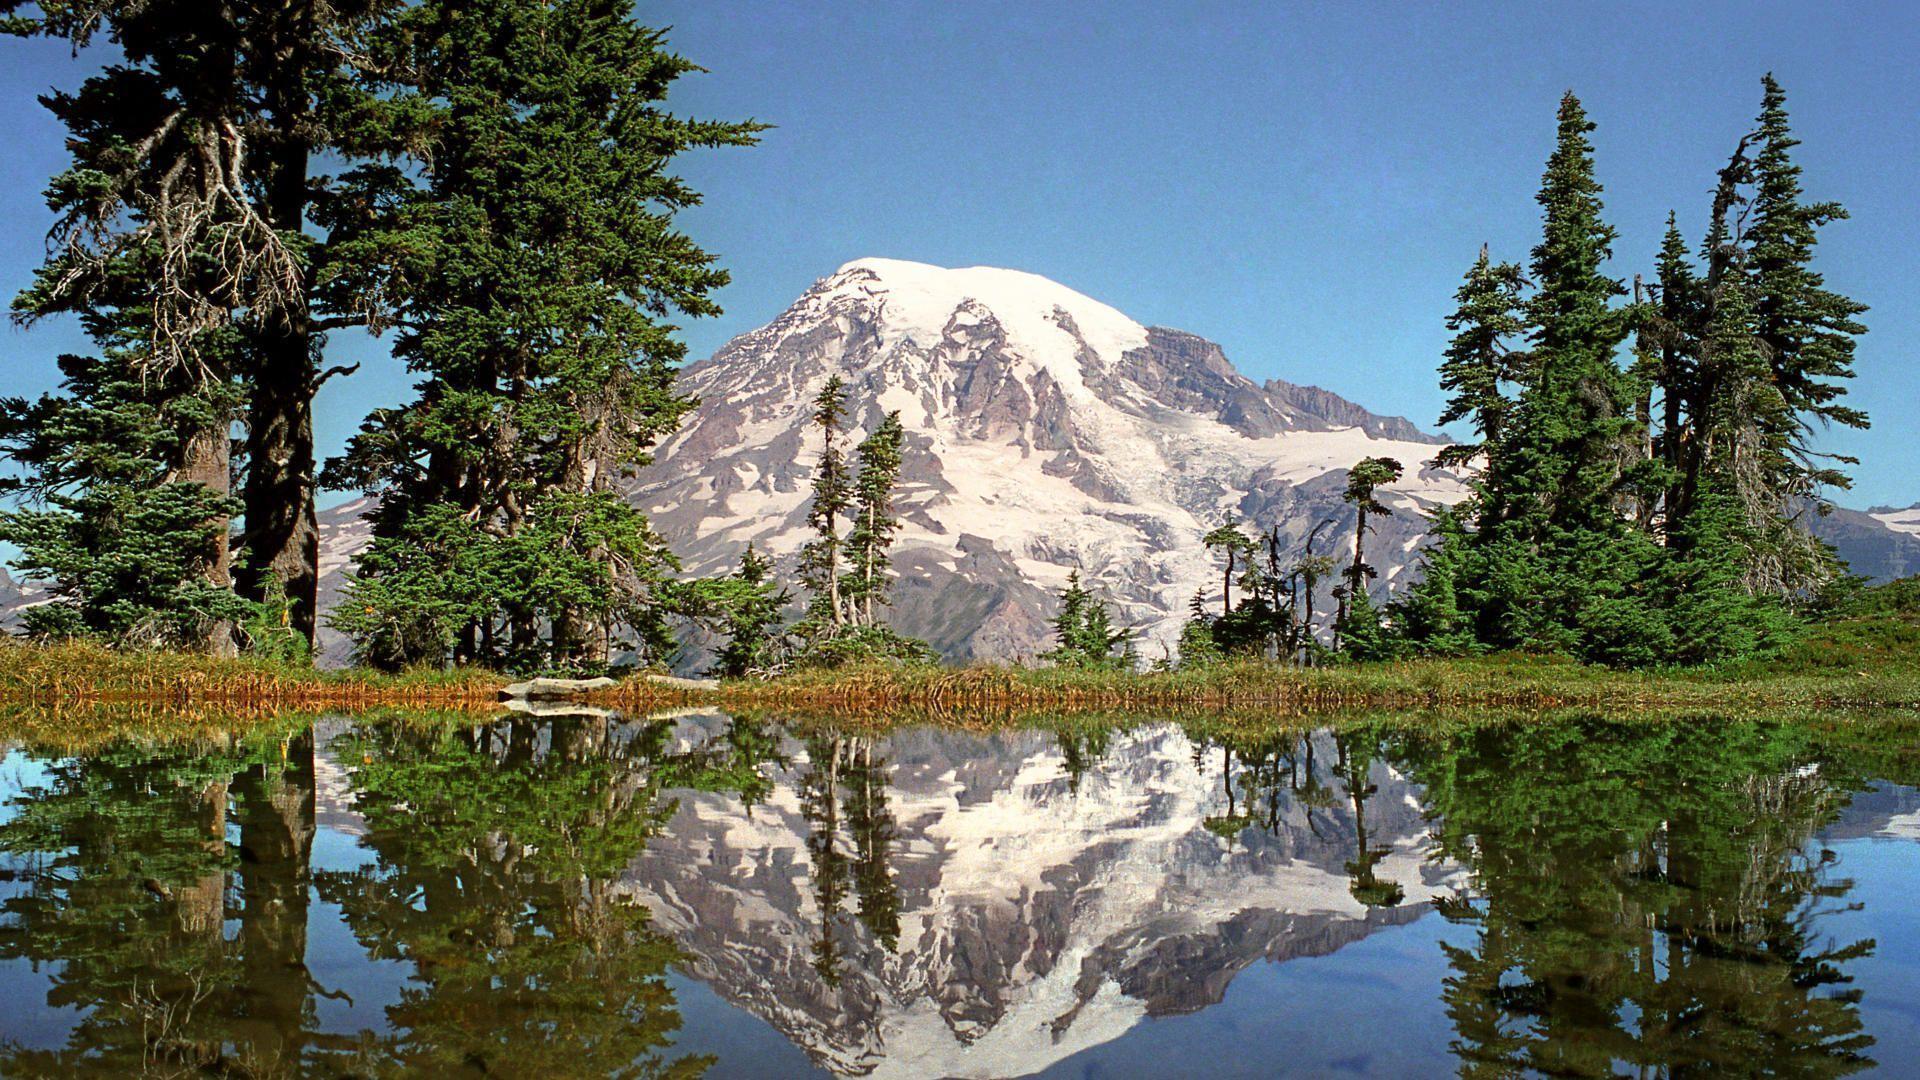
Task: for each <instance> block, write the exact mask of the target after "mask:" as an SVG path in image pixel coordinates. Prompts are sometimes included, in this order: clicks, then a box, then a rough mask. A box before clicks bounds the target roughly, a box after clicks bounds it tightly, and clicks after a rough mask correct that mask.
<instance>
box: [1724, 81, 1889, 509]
mask: <svg viewBox="0 0 1920 1080" xmlns="http://www.w3.org/2000/svg"><path fill="white" fill-rule="evenodd" d="M1761 83H1762V87H1763V90H1764V93H1763V96H1762V100H1761V107H1760V117H1759V125H1758V137H1759V141H1760V149H1759V152H1758V154H1757V155H1756V156H1755V158H1754V167H1753V171H1754V186H1755V191H1754V196H1753V226H1752V228H1751V230H1750V232H1749V233H1748V236H1747V245H1748V247H1749V249H1750V251H1751V255H1750V257H1749V266H1748V272H1749V273H1750V274H1751V276H1752V279H1753V290H1754V318H1755V322H1756V330H1757V333H1758V335H1759V337H1760V340H1761V342H1762V343H1764V345H1765V346H1766V352H1767V355H1768V357H1769V359H1770V360H1771V363H1772V367H1773V374H1774V382H1775V383H1776V384H1777V385H1778V386H1779V388H1780V393H1781V395H1782V396H1783V398H1784V399H1785V405H1786V409H1787V411H1788V416H1787V417H1785V418H1783V420H1782V421H1781V423H1782V427H1781V428H1780V429H1779V431H1778V434H1779V435H1780V437H1782V438H1784V439H1787V440H1788V441H1789V442H1790V443H1791V445H1792V448H1793V451H1794V453H1795V455H1796V459H1797V460H1796V463H1795V466H1794V468H1793V476H1794V477H1795V479H1797V480H1804V481H1810V482H1812V483H1816V484H1828V485H1833V486H1836V487H1845V486H1846V485H1847V479H1846V476H1845V475H1844V474H1843V473H1840V472H1838V471H1837V470H1834V469H1831V468H1823V467H1819V466H1815V465H1813V464H1812V459H1813V458H1814V456H1815V455H1813V454H1812V452H1811V451H1810V450H1809V449H1808V447H1807V446H1806V444H1805V442H1804V436H1805V434H1806V432H1807V431H1808V430H1809V429H1810V428H1811V426H1812V425H1813V424H1815V423H1835V424H1841V425H1844V426H1847V427H1856V428H1864V427H1866V426H1867V417H1866V415H1865V414H1864V413H1862V412H1860V411H1859V410H1858V409H1854V408H1851V407H1849V406H1846V405H1844V404H1841V403H1840V398H1841V397H1842V396H1843V395H1844V394H1845V392H1846V390H1845V386H1844V384H1843V383H1842V382H1841V380H1845V379H1851V378H1852V377H1853V352H1854V338H1855V337H1856V336H1857V335H1859V334H1863V333H1865V332H1866V329H1867V328H1866V326H1864V325H1863V324H1862V323H1861V322H1860V321H1859V319H1858V316H1859V315H1861V314H1863V313H1864V312H1865V311H1866V310H1867V308H1866V305H1865V304H1861V303H1859V302H1858V301H1855V300H1851V299H1848V298H1847V297H1845V296H1842V295H1840V294H1839V293H1836V292H1833V291H1832V290H1830V289H1828V288H1827V287H1826V282H1825V279H1824V277H1823V275H1821V274H1820V272H1819V271H1817V270H1814V269H1813V267H1812V265H1811V264H1812V262H1813V254H1814V245H1815V244H1816V243H1817V242H1818V239H1819V236H1818V233H1819V230H1820V229H1821V228H1822V227H1824V226H1826V225H1828V224H1830V223H1832V222H1835V221H1843V220H1845V219H1846V217H1847V211H1846V208H1845V207H1842V206H1841V205H1840V204H1839V203H1835V202H1813V203H1809V202H1806V201H1804V199H1803V196H1802V192H1801V190H1800V166H1798V165H1797V164H1795V163H1794V161H1793V156H1792V151H1793V148H1794V147H1796V146H1798V145H1800V140H1799V139H1796V138H1794V136H1793V132H1792V129H1791V127H1790V126H1789V123H1788V118H1787V110H1786V93H1785V91H1783V90H1782V89H1781V88H1780V83H1779V82H1778V81H1777V80H1775V79H1774V77H1773V76H1772V75H1771V74H1769V75H1767V76H1766V77H1765V78H1763V79H1762V80H1761Z"/></svg>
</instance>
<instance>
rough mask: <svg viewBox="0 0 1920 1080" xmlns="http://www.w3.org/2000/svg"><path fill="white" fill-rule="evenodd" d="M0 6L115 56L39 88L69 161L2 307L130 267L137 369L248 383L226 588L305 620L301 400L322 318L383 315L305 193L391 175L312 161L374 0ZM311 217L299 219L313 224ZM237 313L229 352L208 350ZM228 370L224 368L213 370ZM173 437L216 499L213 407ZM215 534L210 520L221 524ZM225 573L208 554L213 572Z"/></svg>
mask: <svg viewBox="0 0 1920 1080" xmlns="http://www.w3.org/2000/svg"><path fill="white" fill-rule="evenodd" d="M21 6H22V5H20V4H19V3H17V2H8V3H5V4H4V10H5V12H6V13H8V17H7V18H6V19H5V21H4V25H3V26H0V28H3V29H5V30H6V31H8V32H11V33H15V34H21V35H39V36H46V37H54V38H61V39H65V40H67V41H68V42H70V43H71V44H72V45H73V47H74V48H75V49H76V50H79V49H82V48H86V47H87V46H89V45H90V44H92V43H93V42H94V40H95V38H96V36H97V35H105V36H106V37H108V38H109V39H110V40H111V41H112V43H113V46H114V54H115V56H116V59H115V61H114V62H113V63H111V64H110V65H109V66H107V67H105V68H104V69H103V70H102V71H100V72H99V73H98V74H95V75H93V76H91V77H90V78H88V79H87V80H86V81H85V82H84V83H83V84H82V86H81V87H80V89H79V90H78V91H77V92H74V93H71V94H68V93H56V94H52V95H49V96H48V97H47V98H46V99H45V101H46V104H47V105H48V107H49V108H50V109H51V110H52V111H53V112H54V114H55V116H56V117H57V118H58V119H59V120H60V121H61V122H62V123H63V124H64V125H65V126H66V127H67V129H68V131H69V133H70V138H69V140H68V147H69V150H70V152H71V153H72V155H73V162H72V165H71V166H70V167H69V168H68V169H66V170H64V171H63V172H62V173H61V174H59V175H58V176H56V177H55V178H54V179H53V182H52V184H51V186H50V187H49V189H48V202H49V204H50V205H51V207H52V208H53V210H54V212H55V214H56V221H55V225H54V229H53V234H52V237H53V241H54V242H53V244H52V245H51V248H50V251H51V254H50V256H49V259H48V261H47V263H46V265H45V266H44V267H42V270H41V272H40V274H39V276H38V279H37V282H36V285H35V286H34V288H33V289H31V290H29V292H28V293H27V294H26V295H25V296H23V297H22V300H21V302H20V303H19V304H18V305H17V309H18V310H19V311H20V312H21V313H22V314H23V315H24V316H27V317H29V318H38V317H41V316H44V315H47V314H53V313H57V312H63V311H66V312H77V313H80V314H82V315H83V316H85V315H86V314H88V313H89V312H93V311H96V310H98V309H99V308H100V307H101V306H102V305H106V306H115V305H120V306H122V308H123V310H125V311H132V310H133V309H132V308H131V307H126V306H125V305H124V302H123V299H122V295H121V294H123V293H124V290H125V282H126V279H127V277H128V274H129V272H130V270H134V269H137V270H138V272H139V274H140V275H142V280H143V281H144V282H146V283H147V286H148V288H147V289H146V292H147V294H148V299H149V302H148V303H147V304H146V305H145V306H144V308H142V309H141V310H142V316H143V322H144V326H143V330H144V335H143V336H144V338H145V340H146V342H147V346H148V347H147V348H146V349H145V350H143V353H142V355H141V356H140V357H139V358H138V363H139V365H140V367H141V369H142V374H145V375H153V376H159V377H161V379H162V382H163V384H164V385H168V386H170V387H172V388H173V389H174V390H175V391H176V392H179V393H183V394H187V395H203V396H204V395H213V396H216V397H217V396H221V395H223V394H224V393H225V390H226V387H227V386H228V385H229V381H230V380H233V379H238V380H239V384H240V385H241V386H242V387H243V388H244V395H245V401H244V409H243V415H244V420H245V430H246V454H245V457H244V473H243V475H244V481H245V482H244V484H243V488H242V498H243V502H244V506H245V513H246V529H245V531H244V534H243V535H244V546H243V549H242V553H243V556H244V557H243V558H242V560H241V562H240V566H239V567H238V575H237V576H238V579H239V580H238V583H239V586H240V588H241V591H242V592H243V593H245V594H247V595H248V596H250V597H252V598H254V599H256V600H259V599H262V598H264V597H265V596H266V594H267V593H268V592H269V591H275V590H278V591H280V592H283V593H284V594H285V596H286V598H287V600H288V603H289V612H288V614H289V617H290V620H291V623H292V628H293V629H294V630H295V631H296V632H297V633H299V634H300V635H302V636H305V637H309V638H310V637H311V636H312V633H313V628H314V608H315V589H316V587H317V584H316V583H317V580H318V558H319V550H318V543H317V534H316V527H315V523H314V515H313V495H314V458H313V421H312V401H313V396H314V393H315V392H316V391H317V389H318V388H319V386H320V384H321V383H323V382H325V381H326V379H327V378H328V377H330V376H331V375H332V374H333V373H335V372H337V371H338V370H340V369H337V368H335V369H328V370H327V371H325V372H323V371H322V370H321V367H320V361H321V357H322V355H323V352H324V349H323V346H324V343H325V331H327V330H329V329H333V328H337V327H342V326H349V325H366V324H368V323H370V322H377V321H378V317H379V312H380V300H381V296H380V294H379V293H378V292H377V291H372V290H354V291H342V290H339V289H337V288H330V287H329V285H328V282H329V279H330V278H331V276H332V274H333V270H332V261H333V248H332V246H331V243H330V237H329V236H328V233H327V231H326V229H325V227H324V226H325V225H326V224H327V223H326V222H325V221H324V220H322V219H323V215H321V214H319V213H318V212H317V208H318V207H319V206H320V205H321V204H323V203H325V202H327V201H329V200H331V201H335V202H344V203H350V204H357V205H365V204H371V203H378V202H379V201H380V199H381V198H382V193H383V192H384V191H385V190H386V189H387V188H388V187H389V186H390V184H391V183H392V181H393V180H394V179H395V178H397V176H398V175H399V174H398V172H397V171H396V170H372V171H351V172H349V173H348V174H346V175H344V176H342V177H340V178H337V179H335V178H329V177H325V176H316V175H314V173H313V171H312V169H311V167H310V166H311V163H312V162H313V161H314V160H315V159H316V157H317V156H319V155H322V154H334V153H347V154H351V153H353V152H354V148H353V147H352V146H351V145H349V143H350V142H351V138H350V133H351V132H353V131H355V130H357V129H358V128H359V127H360V123H359V117H360V116H362V115H363V114H365V113H367V112H370V111H377V110H378V109H379V108H380V107H381V103H380V102H379V100H378V99H377V98H375V97H373V96H370V95H368V94H365V93H363V92H360V91H359V90H357V88H356V87H355V85H354V84H353V81H352V78H351V74H352V73H351V71H350V70H349V68H348V67H347V64H348V62H349V58H354V59H356V60H358V59H364V53H363V52H362V50H360V49H358V48H357V47H355V45H354V42H355V41H356V40H357V39H358V38H359V37H360V36H361V35H362V34H363V33H364V32H365V31H366V30H367V29H368V27H369V26H370V24H371V22H372V20H373V19H374V17H375V16H376V15H377V14H379V13H381V11H382V9H383V7H384V5H381V4H378V3H373V2H370V0H348V2H345V3H333V4H324V5H311V4H283V3H257V2H241V3H233V4H223V5H219V6H216V7H208V6H206V5H202V4H192V3H182V2H178V0H167V2H158V3H148V2H142V3H133V2H124V0H118V2H115V0H92V2H71V0H57V2H49V3H41V4H38V5H35V14H34V15H32V16H20V15H15V14H12V13H13V12H14V11H16V10H17V9H18V8H20V7H21ZM316 223H318V224H320V225H321V226H322V228H321V229H319V230H317V231H316V230H314V229H312V228H310V226H312V225H314V224H316ZM228 330H232V331H235V332H237V333H238V334H239V335H240V336H241V337H242V338H244V341H245V346H244V348H241V349H238V350H220V351H217V352H215V353H209V351H208V350H207V349H205V347H204V345H205V341H204V339H205V336H206V335H208V334H209V333H216V334H217V333H221V332H224V331H228ZM228 365H231V366H228ZM208 421H209V426H208V427H207V428H205V429H203V430H202V431H201V432H199V433H197V435H196V436H195V437H194V438H193V439H191V440H189V442H188V446H189V448H190V449H191V450H192V451H193V454H194V460H193V461H192V463H191V464H190V466H189V467H188V468H186V469H185V470H184V471H185V472H186V473H189V474H191V475H193V476H194V477H196V478H197V479H198V480H199V482H201V483H202V485H203V486H206V487H208V488H209V490H210V491H212V492H213V494H214V495H215V496H217V497H219V498H224V497H225V495H226V494H227V487H226V485H227V479H226V476H225V473H226V467H225V462H226V454H227V430H226V423H227V418H226V416H225V415H220V416H217V417H215V416H209V417H208ZM221 532H222V533H224V529H222V530H221ZM223 576H224V569H223V570H221V571H220V572H218V573H215V574H214V575H213V577H214V578H215V579H218V578H221V577H223Z"/></svg>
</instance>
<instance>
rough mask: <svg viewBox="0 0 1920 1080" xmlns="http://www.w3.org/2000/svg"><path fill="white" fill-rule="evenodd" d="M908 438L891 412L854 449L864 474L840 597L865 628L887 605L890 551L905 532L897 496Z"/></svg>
mask: <svg viewBox="0 0 1920 1080" xmlns="http://www.w3.org/2000/svg"><path fill="white" fill-rule="evenodd" d="M904 437H905V432H904V431H903V430H902V429H901V426H900V414H899V413H898V412H890V413H888V414H887V415H886V417H885V418H884V419H882V420H881V421H880V426H879V427H876V428H874V429H873V432H872V433H871V434H869V435H868V436H867V437H866V438H865V439H862V440H861V441H860V445H859V446H858V447H856V448H855V449H854V454H853V456H854V460H855V461H856V462H857V463H858V465H859V471H858V472H857V473H856V474H855V476H854V479H853V485H852V486H853V491H852V495H853V498H852V506H851V511H852V515H853V527H852V528H851V529H850V530H849V531H848V532H847V540H846V555H847V573H846V575H845V580H844V581H842V582H841V584H840V592H841V594H842V596H844V597H845V598H846V603H847V608H848V613H849V615H850V616H851V617H852V618H853V619H854V620H855V621H856V622H858V623H859V624H861V625H863V626H872V625H874V605H875V604H885V603H886V602H887V587H888V585H889V582H890V575H891V571H890V570H889V566H890V560H889V559H888V557H887V549H888V548H889V547H891V546H892V545H893V535H894V533H896V532H898V531H899V529H900V519H899V516H898V515H897V514H896V513H895V512H894V509H893V492H894V486H895V485H896V484H897V483H898V482H899V479H900V463H901V456H900V455H901V443H902V440H903V439H904Z"/></svg>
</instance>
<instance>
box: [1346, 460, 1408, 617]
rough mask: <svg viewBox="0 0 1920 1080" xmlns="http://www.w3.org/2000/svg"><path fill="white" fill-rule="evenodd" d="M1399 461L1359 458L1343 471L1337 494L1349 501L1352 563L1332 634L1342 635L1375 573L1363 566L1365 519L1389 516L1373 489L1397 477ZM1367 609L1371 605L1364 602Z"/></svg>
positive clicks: (1399, 468) (1365, 538) (1348, 568)
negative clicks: (1341, 486) (1342, 489)
mask: <svg viewBox="0 0 1920 1080" xmlns="http://www.w3.org/2000/svg"><path fill="white" fill-rule="evenodd" d="M1402 471H1403V470H1402V466H1401V464H1400V463H1399V462H1398V461H1396V460H1394V459H1393V458H1390V457H1370V458H1362V459H1360V460H1359V461H1358V462H1356V463H1355V464H1354V466H1353V468H1351V469H1348V470H1347V490H1346V492H1345V493H1344V494H1343V495H1342V496H1341V497H1342V498H1343V499H1345V500H1346V501H1347V502H1349V503H1351V504H1353V508H1354V524H1353V562H1352V563H1351V564H1349V565H1348V567H1347V575H1346V576H1347V582H1346V594H1345V597H1344V599H1343V601H1342V603H1341V605H1340V615H1339V618H1338V621H1337V623H1336V634H1337V636H1338V637H1341V638H1342V639H1344V638H1345V636H1346V634H1345V629H1344V628H1345V627H1346V625H1347V623H1348V621H1349V619H1348V616H1349V615H1350V614H1351V613H1352V612H1353V610H1354V608H1355V607H1356V606H1358V602H1359V601H1360V598H1361V597H1363V596H1365V595H1366V591H1367V579H1368V578H1371V577H1374V576H1376V574H1375V571H1374V569H1373V567H1371V566H1369V565H1367V561H1366V545H1367V518H1368V517H1370V516H1373V515H1381V516H1385V515H1389V514H1392V513H1393V510H1392V508H1390V507H1388V506H1387V505H1386V504H1385V503H1383V502H1381V501H1380V500H1379V499H1378V498H1377V497H1376V496H1375V492H1376V491H1378V490H1379V488H1380V486H1381V485H1383V484H1391V483H1394V482H1395V481H1397V480H1399V479H1400V475H1401V472H1402ZM1368 610H1369V611H1371V604H1369V605H1368Z"/></svg>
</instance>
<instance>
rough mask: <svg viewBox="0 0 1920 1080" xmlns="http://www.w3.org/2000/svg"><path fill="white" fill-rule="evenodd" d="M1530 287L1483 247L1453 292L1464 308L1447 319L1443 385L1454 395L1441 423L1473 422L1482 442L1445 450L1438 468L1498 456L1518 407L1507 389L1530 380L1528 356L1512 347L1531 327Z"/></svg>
mask: <svg viewBox="0 0 1920 1080" xmlns="http://www.w3.org/2000/svg"><path fill="white" fill-rule="evenodd" d="M1525 284H1526V279H1525V278H1524V277H1523V276H1522V274H1521V270H1520V267H1519V266H1517V265H1515V264H1513V263H1496V262H1494V261H1492V259H1491V257H1490V256H1489V255H1488V253H1487V248H1486V246H1485V245H1482V246H1481V248H1480V257H1479V259H1477V260H1475V262H1474V264H1473V266H1472V268H1471V269H1469V270H1468V271H1467V277H1466V280H1465V281H1464V282H1462V283H1461V285H1460V291H1459V292H1457V293H1455V294H1454V299H1455V300H1457V301H1458V302H1459V307H1458V308H1456V309H1455V310H1454V313H1453V314H1452V315H1449V316H1448V317H1447V329H1449V330H1451V331H1453V335H1454V336H1453V340H1452V342H1451V343H1450V344H1449V345H1448V346H1447V352H1446V358H1445V359H1444V360H1443V361H1441V364H1440V387H1441V389H1443V390H1446V391H1447V392H1448V393H1450V394H1451V395H1452V396H1451V397H1450V398H1448V399H1447V407H1446V410H1445V411H1443V412H1442V413H1441V414H1440V422H1441V423H1442V424H1451V423H1453V422H1455V421H1457V420H1471V421H1472V422H1473V429H1474V432H1475V434H1477V435H1478V436H1479V441H1478V442H1474V443H1457V444H1455V445H1452V446H1448V447H1446V448H1445V449H1443V450H1441V451H1440V454H1439V455H1438V456H1437V457H1436V458H1435V459H1434V461H1435V463H1436V464H1438V465H1442V466H1448V465H1463V464H1465V463H1466V462H1468V461H1469V460H1471V459H1473V458H1474V457H1476V456H1478V455H1480V454H1492V453H1494V452H1495V448H1496V447H1497V446H1498V445H1499V443H1500V437H1501V435H1502V434H1503V429H1504V424H1505V422H1506V419H1507V414H1508V412H1509V411H1510V410H1511V409H1512V407H1513V402H1512V399H1511V398H1509V397H1508V391H1507V387H1509V386H1512V385H1516V384H1518V383H1520V382H1522V381H1523V380H1524V379H1525V377H1526V372H1525V365H1526V357H1525V356H1524V355H1522V354H1519V353H1516V352H1515V351H1514V350H1513V348H1512V346H1511V344H1510V342H1511V341H1512V339H1513V338H1515V337H1516V336H1518V335H1519V334H1520V333H1521V332H1522V331H1523V330H1524V329H1525V327H1526V324H1525V321H1524V320H1523V319H1522V318H1521V314H1520V304H1521V298H1520V290H1521V289H1522V287H1524V286H1525Z"/></svg>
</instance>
